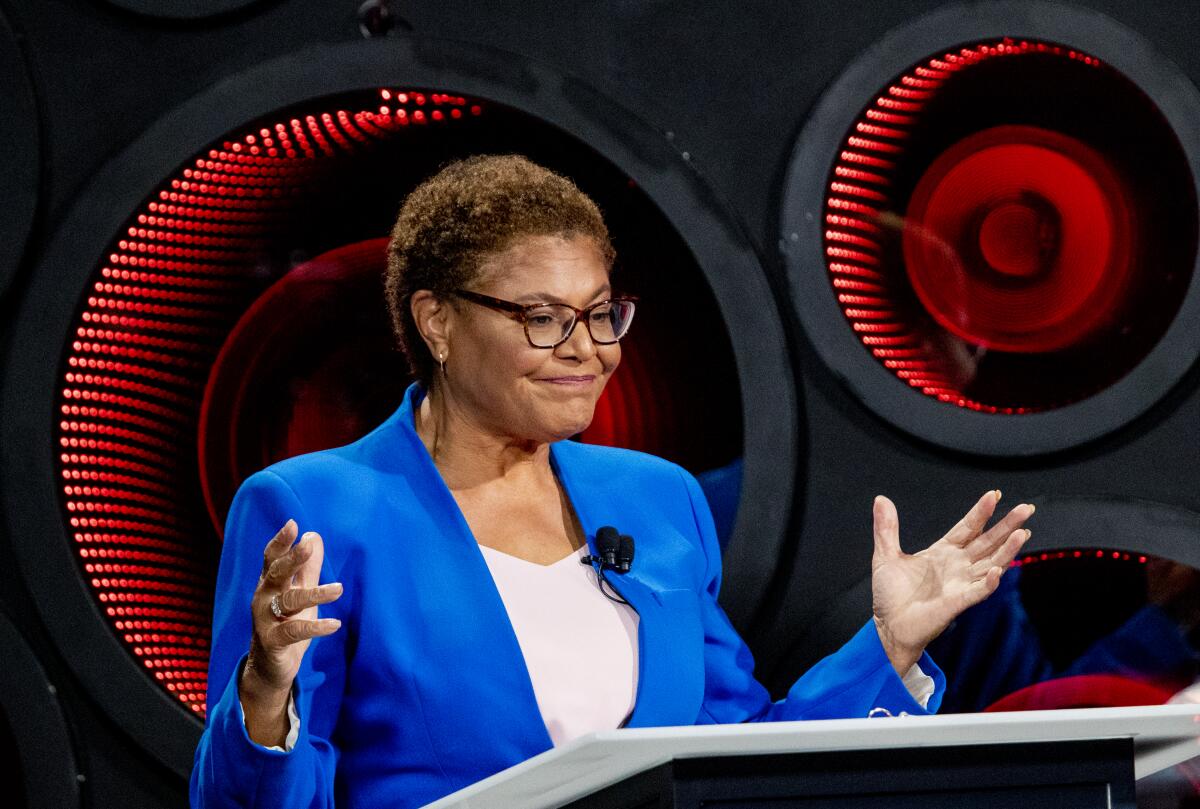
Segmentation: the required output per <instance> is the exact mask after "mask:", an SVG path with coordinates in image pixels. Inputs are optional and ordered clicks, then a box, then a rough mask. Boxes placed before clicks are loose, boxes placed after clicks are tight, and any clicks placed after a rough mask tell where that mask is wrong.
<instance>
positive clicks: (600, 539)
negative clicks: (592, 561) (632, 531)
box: [596, 525, 621, 568]
mask: <svg viewBox="0 0 1200 809" xmlns="http://www.w3.org/2000/svg"><path fill="white" fill-rule="evenodd" d="M620 544H621V534H620V533H619V532H618V531H617V529H616V528H613V527H612V526H611V525H605V526H602V527H601V528H599V529H597V531H596V547H597V548H598V549H599V550H600V559H601V560H602V561H601V563H600V565H601V567H606V568H608V567H616V566H617V548H618V547H619V546H620Z"/></svg>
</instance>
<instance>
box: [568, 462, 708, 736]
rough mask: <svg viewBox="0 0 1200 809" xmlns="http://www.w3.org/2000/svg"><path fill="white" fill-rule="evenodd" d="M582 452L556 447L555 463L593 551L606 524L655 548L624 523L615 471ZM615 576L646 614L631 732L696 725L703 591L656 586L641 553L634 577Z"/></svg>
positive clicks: (640, 617) (634, 604)
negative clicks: (643, 569) (611, 480)
mask: <svg viewBox="0 0 1200 809" xmlns="http://www.w3.org/2000/svg"><path fill="white" fill-rule="evenodd" d="M575 449H576V448H575V447H571V446H570V445H569V443H568V442H558V443H555V444H551V445H550V451H551V455H550V457H551V464H552V465H553V466H554V471H555V473H556V474H557V475H558V478H559V480H560V481H561V482H562V484H563V487H564V488H565V489H566V492H567V497H568V499H569V500H570V501H571V505H572V506H573V507H574V508H575V514H576V516H578V517H579V521H580V523H581V524H582V525H583V529H584V532H585V533H586V535H587V541H588V547H589V548H590V553H592V554H593V555H595V554H596V553H597V549H596V530H597V529H598V528H600V527H601V526H604V525H611V526H613V527H615V528H617V529H618V530H632V531H633V533H634V534H635V536H636V535H637V534H642V535H641V536H636V538H637V540H638V541H639V542H641V543H642V545H641V547H642V548H643V549H645V550H647V551H648V550H650V549H651V548H653V541H652V540H653V537H652V536H648V535H645V533H644V532H642V531H639V530H636V529H632V528H631V527H630V525H629V522H630V520H629V518H628V515H626V517H625V518H624V520H623V519H622V511H623V505H625V504H623V503H621V502H617V501H616V500H615V499H614V498H612V497H608V496H606V495H605V492H606V490H607V489H608V488H609V487H608V486H606V480H607V477H606V474H607V471H608V470H607V469H604V468H602V467H597V466H594V465H592V464H589V463H587V462H585V461H584V459H582V458H579V456H578V455H577V453H576V452H575V451H574V450H575ZM647 494H648V496H650V497H653V493H647ZM623 525H624V528H623V527H622V526H623ZM643 564H644V563H643ZM607 576H608V581H609V582H610V583H611V584H612V586H613V589H615V590H616V591H617V592H618V593H619V594H620V595H621V597H622V598H624V599H625V600H626V601H628V602H629V604H630V606H632V607H633V609H634V610H636V611H637V613H638V686H637V695H636V698H635V703H634V708H633V712H632V714H631V715H630V717H629V719H628V721H626V723H625V727H662V726H668V725H691V724H694V723H695V720H696V716H697V715H698V713H699V707H700V702H701V699H702V698H703V689H704V680H703V670H704V669H703V645H704V635H703V630H702V628H701V626H700V621H699V609H698V601H697V596H696V593H695V592H694V591H693V590H690V589H678V590H665V591H664V590H662V589H660V588H659V587H655V586H653V585H651V584H648V583H647V582H646V581H645V580H644V578H643V577H642V576H640V575H639V573H638V565H637V557H636V556H635V562H634V566H633V569H632V570H631V571H630V572H629V573H624V574H622V573H612V572H610V573H608V574H607Z"/></svg>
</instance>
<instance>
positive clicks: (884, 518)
mask: <svg viewBox="0 0 1200 809" xmlns="http://www.w3.org/2000/svg"><path fill="white" fill-rule="evenodd" d="M873 514H874V533H875V559H874V561H875V562H876V563H878V562H884V561H887V560H888V559H894V558H896V557H898V556H900V554H901V551H900V515H899V514H897V513H896V504H895V503H893V502H892V501H891V500H889V499H888V498H886V497H884V496H883V495H879V496H878V497H876V498H875V504H874V506H873Z"/></svg>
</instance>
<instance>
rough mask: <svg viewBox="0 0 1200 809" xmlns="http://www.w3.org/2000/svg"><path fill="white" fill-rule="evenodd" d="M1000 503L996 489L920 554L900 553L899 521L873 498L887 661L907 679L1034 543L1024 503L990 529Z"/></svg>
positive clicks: (878, 608)
mask: <svg viewBox="0 0 1200 809" xmlns="http://www.w3.org/2000/svg"><path fill="white" fill-rule="evenodd" d="M999 500H1000V492H999V491H990V492H988V493H987V494H985V495H983V497H981V498H979V502H977V503H976V504H975V505H974V506H973V507H972V508H971V510H970V511H968V512H967V514H966V515H965V516H964V517H963V518H962V519H961V520H959V521H958V523H957V524H955V526H954V527H953V528H951V529H950V530H949V531H947V532H946V535H945V536H943V537H942V538H941V539H939V540H938V541H937V542H935V543H933V544H932V545H930V546H929V547H928V548H925V549H924V550H922V551H918V552H917V553H914V554H908V553H905V552H904V551H902V550H901V549H900V519H899V517H898V515H897V514H896V506H895V504H893V503H892V501H891V500H889V499H888V498H886V497H882V496H880V497H877V498H875V553H874V555H873V556H872V558H871V595H872V602H873V608H874V613H875V623H876V627H877V628H878V630H879V637H880V640H881V641H882V642H883V647H884V649H885V650H886V651H887V654H888V658H889V659H890V660H891V661H892V664H893V665H894V666H895V667H896V670H897V671H898V672H900V673H901V674H904V673H905V672H906V671H907V670H908V669H909V668H910V667H911V666H912V664H913V663H915V662H916V661H917V659H918V658H920V656H921V653H922V652H923V651H924V649H925V646H926V645H928V644H929V642H930V641H932V640H933V639H934V638H936V637H937V636H938V635H939V634H941V632H942V630H944V629H945V628H946V627H947V626H948V625H949V624H950V622H951V621H952V620H954V618H955V617H956V616H957V615H958V614H959V613H961V612H962V611H963V610H965V609H967V608H968V607H971V606H974V605H975V604H978V603H979V602H980V601H983V600H984V599H985V598H987V597H988V596H989V595H991V594H992V592H993V591H994V590H995V589H996V587H997V585H999V583H1000V576H1001V575H1003V573H1004V571H1005V570H1006V569H1007V568H1008V564H1009V562H1011V561H1012V560H1013V558H1014V557H1015V556H1016V555H1017V552H1018V551H1019V550H1020V549H1021V546H1022V545H1024V544H1025V541H1026V540H1027V539H1028V538H1029V536H1030V532H1029V531H1028V530H1027V529H1024V528H1022V527H1021V526H1022V525H1023V524H1024V523H1025V521H1026V520H1028V519H1029V517H1030V516H1031V515H1032V514H1033V510H1034V509H1033V506H1032V505H1029V504H1025V503H1023V504H1021V505H1019V506H1016V507H1015V508H1013V509H1012V510H1011V511H1009V512H1008V514H1006V515H1005V516H1004V518H1003V519H1002V520H1000V521H999V522H997V523H996V525H994V526H992V528H990V529H988V530H986V531H985V530H984V529H985V527H986V526H987V523H988V520H989V519H991V517H992V514H993V512H994V511H995V509H996V504H997V503H998V502H999Z"/></svg>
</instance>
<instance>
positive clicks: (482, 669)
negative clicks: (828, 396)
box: [191, 385, 945, 809]
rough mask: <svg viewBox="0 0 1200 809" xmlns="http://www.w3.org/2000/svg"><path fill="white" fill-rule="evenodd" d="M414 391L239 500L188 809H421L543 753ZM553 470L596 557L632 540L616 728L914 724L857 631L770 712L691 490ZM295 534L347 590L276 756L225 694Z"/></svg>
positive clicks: (277, 467) (667, 476) (511, 645)
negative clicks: (278, 547)
mask: <svg viewBox="0 0 1200 809" xmlns="http://www.w3.org/2000/svg"><path fill="white" fill-rule="evenodd" d="M423 395H424V392H423V390H422V389H421V388H419V387H418V386H416V385H413V386H411V387H410V388H409V389H408V390H407V392H406V393H405V396H404V401H403V403H402V404H401V406H400V408H399V409H398V410H396V412H395V413H394V414H393V415H392V416H391V417H390V418H389V419H388V420H387V421H386V422H384V423H383V424H382V425H380V426H379V427H378V428H376V429H375V430H374V431H372V432H371V433H369V434H368V435H367V436H365V437H364V438H362V439H360V440H358V441H356V442H354V443H353V444H349V445H347V446H344V447H339V448H336V449H331V450H325V451H322V452H315V453H311V454H308V455H302V456H298V457H295V458H290V459H288V460H286V461H282V462H280V463H277V464H274V465H273V466H271V467H269V468H267V469H265V470H263V471H261V472H258V473H257V474H255V475H253V476H251V477H250V478H249V479H247V480H246V482H245V483H243V484H242V486H241V488H240V489H239V490H238V492H237V495H236V496H235V497H234V501H233V504H232V506H231V508H230V512H229V517H228V521H227V524H226V529H225V544H224V548H223V550H222V553H221V562H220V569H219V573H218V576H217V588H216V604H215V607H214V611H213V647H212V655H211V658H210V662H209V671H208V723H207V726H206V728H205V730H204V734H203V736H202V738H201V740H200V745H199V746H198V747H197V749H196V757H195V766H194V768H193V771H192V778H191V801H192V805H193V806H194V807H202V806H203V807H226V806H239V807H251V806H252V807H289V809H295V808H296V807H309V806H311V807H325V806H334V805H337V806H340V807H349V806H355V807H376V806H379V807H383V806H387V807H410V806H412V807H415V806H420V805H422V804H425V803H427V802H429V801H432V800H435V799H436V798H439V797H441V796H443V795H446V794H448V793H450V792H453V791H454V790H456V789H459V788H461V787H464V786H467V785H468V784H471V783H473V782H475V781H478V780H479V779H481V778H484V777H486V776H488V775H491V774H493V773H495V772H498V771H499V770H502V769H505V768H506V767H510V766H512V765H514V764H517V763H518V762H520V761H523V760H524V759H527V758H529V757H531V756H534V755H537V754H538V753H541V752H543V751H544V750H547V749H549V748H550V747H551V746H552V744H551V741H550V737H549V734H548V732H547V730H546V726H545V723H544V722H543V721H542V718H541V713H540V712H539V710H538V706H537V702H536V699H535V697H534V692H533V686H532V685H531V683H530V679H529V674H528V670H527V669H526V667H525V662H524V658H523V657H522V655H521V649H520V647H519V646H518V644H517V639H516V636H515V635H514V634H513V629H512V625H511V624H510V623H509V620H508V615H507V612H506V611H505V608H504V604H503V602H502V601H501V600H500V595H499V593H498V592H497V590H496V587H495V585H494V584H493V581H492V576H491V573H490V571H489V570H488V567H487V564H486V563H485V561H484V559H483V555H482V554H481V552H480V550H479V546H478V544H477V543H476V541H475V538H474V537H473V536H472V534H471V531H470V529H469V528H468V526H467V523H466V521H465V520H464V518H463V515H462V512H461V511H460V510H459V508H458V505H457V503H456V502H455V500H454V498H453V496H452V495H451V493H450V491H449V489H447V487H446V485H445V483H444V482H443V480H442V477H441V475H440V474H439V473H438V470H437V468H436V467H435V466H434V464H433V461H432V459H431V458H430V456H429V453H428V452H427V451H426V449H425V446H424V444H423V443H422V442H421V440H420V438H419V436H418V435H417V433H416V430H415V429H414V426H413V412H414V409H415V408H416V407H417V405H418V404H419V403H420V401H421V398H422V397H423ZM550 459H551V465H552V468H553V470H554V472H555V474H556V475H557V476H558V479H559V481H560V482H561V483H562V485H563V487H564V489H565V491H566V493H567V496H568V497H569V499H570V501H571V504H572V506H573V507H574V509H575V512H576V514H577V515H578V517H579V520H580V522H581V523H582V525H583V528H584V530H585V532H586V534H587V540H588V544H589V546H590V547H591V551H592V553H595V546H594V540H595V532H596V529H597V528H599V527H600V526H603V525H614V526H617V527H618V528H619V529H620V530H621V531H622V532H623V533H627V534H631V535H633V536H634V537H635V539H636V541H637V557H636V560H635V562H634V566H633V570H632V571H630V572H629V573H627V574H624V575H621V574H612V575H610V579H612V581H613V584H614V586H615V588H616V589H617V590H618V591H619V592H620V593H621V594H622V596H623V597H624V598H625V599H626V600H628V601H629V603H630V604H631V605H632V606H633V608H634V609H636V610H637V612H638V614H639V616H640V621H639V631H638V644H639V656H638V665H639V676H638V686H637V694H636V701H635V705H634V709H633V712H632V715H631V716H630V718H629V720H628V722H627V726H629V727H647V726H663V725H693V724H710V723H724V722H757V721H774V720H785V719H819V718H834V717H863V716H866V715H867V714H868V712H869V711H871V709H872V708H875V707H882V708H886V709H888V710H889V711H890V712H891V713H893V714H897V713H899V712H900V711H907V712H908V713H910V714H920V713H926V711H925V710H924V709H922V708H921V707H920V705H918V704H917V703H916V702H915V701H914V700H913V698H912V697H911V696H910V694H909V692H908V691H907V689H906V688H905V686H904V684H903V683H902V682H901V680H900V678H899V677H898V676H897V675H896V672H895V671H894V670H893V668H892V666H891V664H890V663H889V662H888V659H887V657H886V655H885V654H884V651H883V649H882V647H881V645H880V643H879V638H878V635H877V634H876V632H875V629H874V626H873V624H872V623H871V622H868V623H867V624H866V625H865V626H864V627H863V628H862V630H860V631H859V632H858V633H857V634H856V635H855V637H854V638H852V639H851V640H850V641H849V643H847V644H846V645H845V646H844V647H843V648H842V649H841V650H840V651H838V652H837V653H835V654H833V655H830V656H829V657H827V658H826V659H825V660H823V661H821V662H820V663H818V664H817V665H816V666H815V667H813V668H812V669H811V670H810V671H809V672H808V673H807V674H805V675H804V676H803V677H802V678H801V679H800V680H799V681H797V682H796V683H795V685H793V686H792V688H791V689H790V691H789V692H788V695H787V697H786V698H785V699H782V700H780V701H778V702H772V701H771V699H770V697H769V695H768V693H767V691H766V689H765V688H764V687H763V686H762V685H761V684H760V683H759V682H758V681H756V680H755V679H754V675H753V670H754V661H753V659H752V657H751V654H750V651H749V649H748V648H747V647H746V644H745V643H744V642H743V641H742V640H741V638H740V637H739V636H738V634H737V632H736V631H735V630H734V628H733V626H732V625H731V624H730V623H729V619H728V618H727V617H726V616H725V613H724V611H723V610H722V609H721V607H720V605H719V604H718V603H717V592H718V590H719V588H720V585H721V557H720V552H719V549H718V545H717V538H716V534H715V531H714V529H713V520H712V516H711V515H710V513H709V510H708V505H707V504H706V502H705V500H704V496H703V494H701V491H700V488H699V486H698V485H697V483H696V481H695V479H694V478H693V477H692V476H691V475H690V474H688V473H687V472H686V471H684V470H683V469H682V468H681V467H679V466H677V465H676V464H673V463H670V462H668V461H665V460H663V459H661V458H656V457H654V456H651V455H646V454H644V453H638V452H633V451H630V450H623V449H614V448H611V447H601V446H592V445H587V444H581V443H577V442H572V441H560V442H557V443H554V444H552V445H551V447H550ZM288 518H294V519H295V520H296V522H297V523H298V525H299V529H300V531H301V532H304V531H317V532H319V533H320V534H321V536H322V538H323V539H324V542H325V561H324V567H323V569H322V575H321V580H322V581H323V582H331V581H341V582H343V583H344V584H345V591H344V594H343V595H342V597H341V598H340V599H339V600H338V601H336V602H335V603H333V604H331V605H329V606H328V607H322V608H321V614H322V616H323V617H336V618H340V619H341V620H342V627H341V629H339V630H338V631H337V632H336V633H334V634H333V635H331V636H329V637H326V638H321V639H317V640H314V641H313V643H312V645H311V646H310V647H309V650H308V653H307V654H306V655H305V658H304V662H303V664H302V665H301V668H300V672H299V674H298V676H297V680H296V684H295V690H294V696H295V699H296V706H297V709H298V712H299V715H300V724H301V728H300V735H299V738H298V740H297V742H296V744H295V747H294V748H293V749H292V750H291V751H290V752H286V753H285V752H280V751H275V750H269V749H267V748H264V747H261V746H259V745H256V744H254V743H253V742H252V741H250V738H249V737H248V736H247V734H246V729H245V724H244V722H243V719H242V715H241V711H240V706H239V704H238V687H237V683H238V675H239V673H240V671H241V667H242V665H243V663H244V662H245V657H246V651H247V649H248V648H249V644H250V631H251V622H250V607H249V604H250V597H251V595H252V593H253V591H254V588H255V586H256V584H257V582H258V577H259V574H260V572H261V570H262V553H263V548H264V546H265V545H266V543H267V541H268V540H269V539H270V538H271V537H272V536H273V535H274V534H275V532H276V531H277V530H278V529H279V527H280V526H282V525H283V523H284V522H285V521H286V520H287V519H288ZM864 541H865V540H864ZM921 667H922V669H923V670H924V671H926V672H927V673H930V674H932V675H933V677H934V680H935V684H936V686H937V690H936V692H935V693H934V695H933V697H931V698H930V700H929V710H930V711H935V710H936V709H937V705H938V703H939V702H940V699H941V694H942V692H943V690H944V687H945V681H944V678H943V677H942V674H941V672H940V670H938V668H937V667H936V666H935V665H934V664H933V661H932V660H930V659H929V658H928V656H925V657H923V658H922V659H921Z"/></svg>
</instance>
